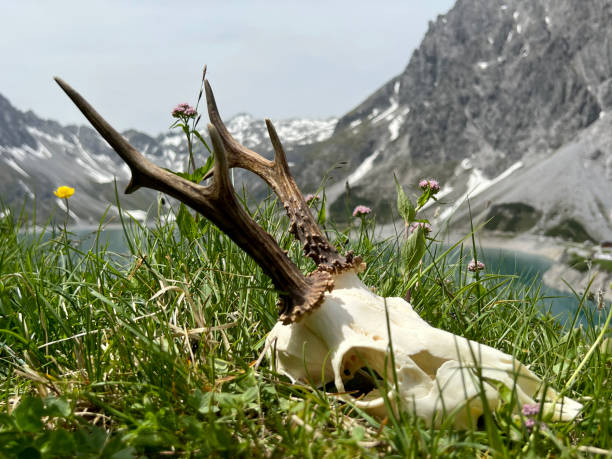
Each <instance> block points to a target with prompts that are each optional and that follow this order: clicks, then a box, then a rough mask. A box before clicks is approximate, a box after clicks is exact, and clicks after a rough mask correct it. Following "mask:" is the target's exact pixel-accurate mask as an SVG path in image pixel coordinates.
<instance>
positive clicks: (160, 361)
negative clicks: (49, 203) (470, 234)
mask: <svg viewBox="0 0 612 459" xmlns="http://www.w3.org/2000/svg"><path fill="white" fill-rule="evenodd" d="M251 212H252V214H253V216H254V217H255V219H256V220H257V221H258V222H259V223H260V224H261V225H262V226H263V227H264V228H265V229H266V230H267V231H269V232H270V233H271V234H274V235H276V236H277V240H279V242H280V245H281V246H282V247H283V248H285V249H287V250H288V251H289V255H290V257H291V258H292V259H293V260H295V261H296V262H297V263H298V264H299V266H300V268H301V269H302V271H303V272H307V271H309V270H312V269H313V268H314V264H312V262H311V261H310V260H308V259H306V258H305V257H303V256H302V254H301V248H300V246H299V244H298V243H296V242H295V241H294V240H293V239H292V238H291V237H290V235H289V234H288V232H287V225H288V222H287V219H286V218H285V217H284V216H282V215H281V214H280V212H279V211H278V207H276V206H275V203H274V202H272V201H270V202H264V203H263V204H262V205H261V206H259V207H258V208H257V209H254V210H253V209H252V210H251ZM3 215H4V217H3V218H2V219H0V386H1V388H0V457H59V456H83V457H114V458H127V457H160V456H179V457H207V456H214V457H216V456H224V457H240V456H250V457H290V456H296V457H376V456H389V457H517V456H525V457H588V456H591V455H598V454H606V451H607V454H610V447H611V443H612V441H611V438H612V411H611V408H610V400H611V398H612V381H611V374H612V371H611V370H612V355H611V354H610V353H607V352H606V350H605V345H606V342H605V341H602V338H603V334H604V333H603V332H602V326H603V325H604V321H605V320H606V318H607V317H608V312H609V306H608V309H604V310H603V311H601V312H599V313H597V312H592V313H589V316H588V317H589V326H588V327H586V328H572V327H569V328H565V329H564V328H562V327H561V325H560V324H559V323H558V322H557V321H556V320H555V319H554V318H553V317H551V316H550V315H546V314H542V313H540V312H539V311H540V304H541V297H540V295H539V291H538V286H537V285H532V286H529V287H525V286H520V285H518V284H516V283H515V279H514V278H513V277H509V276H501V275H498V274H496V273H487V271H486V269H485V270H484V271H481V272H479V273H478V275H474V273H469V272H468V271H467V269H466V265H467V263H468V261H469V260H470V259H472V258H473V257H474V254H473V250H475V248H476V247H475V246H472V243H471V240H470V238H468V239H467V242H466V243H465V245H461V246H460V250H463V256H462V257H460V258H459V260H458V261H456V262H453V263H451V262H450V261H448V260H447V257H446V256H445V254H444V253H440V249H439V245H438V244H437V243H436V242H435V241H433V240H432V239H428V241H427V254H426V255H425V257H424V258H423V260H425V261H423V262H422V263H420V264H419V265H418V266H417V268H416V269H413V270H412V271H410V273H409V274H408V275H407V274H406V271H405V269H404V267H403V266H404V264H403V263H402V260H401V258H402V255H401V252H400V247H399V246H398V242H397V240H395V239H391V240H386V241H377V240H374V237H373V235H374V230H375V219H374V218H373V217H372V216H370V215H368V216H365V217H363V218H355V219H353V221H352V228H353V233H352V234H353V236H354V237H353V236H352V237H351V238H349V237H347V234H348V233H347V232H344V233H342V232H339V231H336V230H335V229H334V228H333V227H332V226H330V225H328V227H327V228H326V231H327V233H328V235H329V237H330V239H331V240H332V241H334V242H335V243H336V245H337V246H338V247H341V248H342V251H345V250H349V249H352V250H354V251H355V252H356V253H359V254H361V255H362V256H363V257H364V260H365V261H366V262H367V270H366V271H365V272H364V273H363V274H362V275H361V276H362V279H363V280H364V281H365V283H366V284H367V285H369V286H372V287H373V288H375V289H376V291H377V293H378V294H379V295H382V296H402V297H403V296H405V295H406V293H407V291H408V290H410V295H411V303H412V305H413V306H414V308H415V310H416V311H418V312H419V314H420V315H421V316H422V317H423V318H424V319H426V320H427V321H428V322H430V323H431V324H432V325H434V326H436V327H439V328H442V329H444V330H448V331H450V332H453V333H456V334H459V335H462V336H465V337H467V338H469V339H473V340H476V341H479V342H481V343H484V344H487V345H490V346H492V347H495V348H498V349H500V350H503V351H504V352H507V353H509V354H512V355H514V356H515V357H516V358H517V359H519V360H521V361H522V362H523V363H525V364H528V365H530V368H531V369H532V370H533V371H534V372H535V373H536V374H538V375H540V376H541V377H543V378H544V380H545V381H546V382H547V383H549V384H550V385H552V386H553V387H555V388H557V389H558V390H560V391H562V392H563V393H564V395H568V396H570V397H572V398H574V399H577V400H579V401H581V402H582V403H583V404H584V410H583V412H582V414H581V415H580V417H579V419H578V420H577V421H575V422H568V423H550V422H546V423H545V424H541V423H538V424H537V425H536V426H535V428H528V427H527V426H526V424H525V418H524V417H523V416H522V415H520V414H518V415H517V414H516V412H514V413H513V406H512V403H511V399H512V397H511V396H510V395H508V397H507V403H504V404H502V406H500V407H498V409H497V410H496V411H495V412H494V413H493V415H492V416H490V417H485V419H484V424H483V425H482V426H480V427H481V428H480V429H478V430H468V431H456V430H454V429H453V428H452V427H449V426H446V427H445V426H443V427H441V428H439V429H432V428H431V427H429V426H427V425H426V424H425V423H424V422H422V421H420V420H418V419H416V418H413V417H411V416H410V415H409V414H407V413H400V414H399V415H390V416H389V417H388V418H386V419H384V420H382V421H380V420H376V419H373V418H371V417H369V416H368V415H367V414H366V413H363V412H360V411H359V410H358V409H357V408H356V407H354V406H352V405H351V404H350V403H345V402H343V401H340V400H339V399H337V398H336V397H335V396H334V394H333V392H334V388H333V387H326V388H325V390H324V389H323V388H319V387H307V386H301V385H292V384H291V383H290V381H289V380H288V379H287V378H285V377H282V376H279V375H277V374H275V373H274V372H273V371H272V370H271V369H270V365H269V359H268V357H267V356H266V355H265V354H262V352H263V350H264V340H265V337H266V334H267V332H268V331H269V330H270V329H271V328H272V326H273V325H274V324H275V322H276V320H277V311H276V305H275V301H276V294H275V292H274V289H273V287H272V284H271V282H270V281H269V280H268V279H267V278H266V277H265V276H264V275H263V274H262V273H261V271H260V269H259V268H258V267H257V266H256V265H255V263H254V262H253V261H252V260H251V259H250V258H249V257H248V256H246V255H245V254H244V253H243V252H242V251H241V250H240V249H238V248H237V247H236V246H235V245H234V244H233V243H232V242H231V241H230V240H229V239H228V238H227V237H226V236H225V235H223V234H222V233H220V231H219V230H217V229H216V228H215V227H214V226H212V225H211V224H209V223H208V222H207V220H205V219H199V220H194V219H191V220H185V219H183V220H181V219H178V223H177V222H167V223H162V222H159V223H158V224H157V226H155V227H144V226H141V225H138V224H137V223H136V222H134V221H129V222H128V221H126V220H123V225H124V231H125V237H126V240H127V241H128V244H129V252H128V253H123V254H119V253H111V252H110V251H108V250H107V249H106V248H105V246H104V245H102V244H101V243H100V240H99V239H96V242H95V243H94V244H93V246H92V247H91V249H89V250H86V251H85V250H82V249H79V248H78V244H76V239H77V238H76V236H75V235H74V234H72V233H71V232H70V230H69V229H68V230H66V229H65V228H63V227H59V228H58V227H51V226H48V227H46V229H44V230H41V229H37V230H36V231H34V230H33V227H32V226H30V225H28V224H25V223H23V222H22V221H21V220H20V219H19V218H18V217H16V216H13V214H12V213H10V212H7V211H5V212H3ZM181 222H182V223H181ZM185 222H187V223H185ZM43 234H46V236H45V237H43V236H42V235H43ZM100 234H101V233H98V235H100ZM582 300H584V299H582ZM389 383H390V384H391V382H389ZM543 421H545V420H543Z"/></svg>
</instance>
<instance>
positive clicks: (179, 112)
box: [172, 102, 198, 118]
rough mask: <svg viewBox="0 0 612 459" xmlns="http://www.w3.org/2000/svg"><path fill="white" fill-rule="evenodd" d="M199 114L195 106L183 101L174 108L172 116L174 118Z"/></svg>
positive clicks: (191, 116)
mask: <svg viewBox="0 0 612 459" xmlns="http://www.w3.org/2000/svg"><path fill="white" fill-rule="evenodd" d="M197 114H198V112H197V111H196V109H195V108H193V107H192V106H191V105H189V104H188V103H186V102H183V103H182V104H178V105H177V106H176V107H174V109H173V110H172V116H173V117H174V118H193V117H195V116H196V115H197Z"/></svg>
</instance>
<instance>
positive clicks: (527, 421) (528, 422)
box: [525, 418, 548, 432]
mask: <svg viewBox="0 0 612 459" xmlns="http://www.w3.org/2000/svg"><path fill="white" fill-rule="evenodd" d="M537 424H539V426H540V430H543V429H546V428H547V427H548V426H547V425H546V423H545V422H538V421H537V420H535V419H534V418H527V419H525V427H526V428H527V430H528V431H529V432H532V431H533V428H534V427H535V426H536V425H537Z"/></svg>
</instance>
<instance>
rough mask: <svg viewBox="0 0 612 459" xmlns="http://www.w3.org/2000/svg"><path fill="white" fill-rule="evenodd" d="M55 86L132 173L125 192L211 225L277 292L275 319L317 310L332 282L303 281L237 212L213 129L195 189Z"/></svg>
mask: <svg viewBox="0 0 612 459" xmlns="http://www.w3.org/2000/svg"><path fill="white" fill-rule="evenodd" d="M55 81H56V82H57V83H58V84H59V85H60V87H61V88H62V89H63V90H64V92H66V94H67V95H68V97H70V99H72V101H73V102H74V103H75V105H76V106H77V107H78V108H79V110H81V112H82V113H83V115H85V117H86V118H87V119H88V120H89V121H90V122H91V124H92V125H93V127H94V128H95V129H96V130H97V131H98V132H99V133H100V135H101V136H102V137H104V139H106V141H107V142H108V143H109V144H110V145H111V147H113V149H114V150H115V151H116V152H117V154H119V156H120V157H121V158H122V159H123V161H125V163H126V164H127V165H128V166H129V168H130V170H131V172H132V178H131V180H130V183H129V184H128V186H127V188H126V189H125V192H126V193H132V192H134V191H136V190H137V189H138V188H140V187H145V188H152V189H154V190H158V191H161V192H164V193H167V194H169V195H170V196H173V197H174V198H176V199H178V200H179V201H181V202H183V203H185V204H186V205H188V206H189V207H191V208H193V209H194V210H196V211H197V212H199V213H201V214H202V215H204V216H205V217H206V218H208V219H209V220H210V221H212V222H213V223H214V224H215V225H217V227H219V229H220V230H221V231H223V232H224V233H225V234H227V235H228V236H229V237H230V238H231V239H232V240H233V241H234V242H235V243H236V244H237V245H238V246H239V247H240V248H241V249H242V250H244V251H245V252H246V253H248V254H249V255H250V256H251V257H252V258H253V259H254V260H255V262H256V263H257V264H258V265H259V266H260V267H261V268H262V270H263V271H264V273H266V274H267V275H268V276H269V277H270V278H271V279H272V282H273V283H274V286H275V287H276V288H277V289H278V290H279V291H280V294H279V297H280V298H279V313H280V320H281V321H282V322H283V323H285V324H288V323H291V322H296V321H298V320H300V318H301V317H302V316H303V315H304V314H306V313H307V312H310V311H311V310H313V309H315V308H317V307H318V306H319V305H320V304H321V302H322V301H323V296H324V293H325V291H331V289H332V288H333V280H332V278H331V275H330V274H329V273H328V272H324V271H315V272H314V273H312V274H311V275H310V276H308V277H306V276H304V275H303V274H302V272H301V271H300V270H299V269H298V267H297V266H296V265H295V264H294V263H293V262H292V261H291V260H290V259H289V257H288V256H287V255H286V254H285V252H284V251H283V250H282V249H281V248H280V247H279V246H278V244H277V243H276V241H275V240H274V239H273V238H272V236H270V234H268V233H267V232H266V231H265V230H264V229H263V228H262V227H260V226H259V225H258V224H257V223H255V221H253V219H252V218H251V217H250V216H249V215H248V214H247V213H246V212H245V210H244V209H243V208H242V206H241V205H240V203H239V202H238V200H237V199H236V196H235V194H234V189H233V187H232V184H231V183H230V180H229V169H228V162H227V155H226V152H225V148H224V142H223V141H222V140H221V136H220V135H219V132H218V130H217V128H215V126H213V125H212V124H209V125H208V130H209V132H210V137H211V140H212V144H213V153H214V156H215V169H214V175H213V183H212V184H210V185H208V186H202V185H198V184H196V183H193V182H190V181H189V180H186V179H184V178H182V177H179V176H178V175H175V174H173V173H171V172H168V171H166V170H165V169H162V168H160V167H158V166H156V165H155V164H153V163H152V162H151V161H149V160H147V159H146V158H145V157H144V156H143V155H142V154H141V153H139V152H138V151H137V150H136V149H135V148H134V147H132V146H131V145H130V144H129V143H128V142H127V141H126V140H125V139H124V138H123V137H122V136H121V134H119V133H118V132H117V131H116V130H115V129H113V128H112V127H111V126H110V125H109V124H108V123H107V122H106V121H105V120H104V118H102V116H100V115H99V114H98V113H97V112H96V111H95V110H94V108H93V107H92V106H91V105H90V104H89V103H88V102H87V101H86V100H85V99H84V98H83V97H82V96H81V95H80V94H79V93H78V92H77V91H75V90H74V89H73V88H71V87H70V86H69V85H68V84H67V83H66V82H64V81H63V80H61V79H60V78H55Z"/></svg>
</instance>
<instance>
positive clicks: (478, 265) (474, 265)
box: [467, 260, 485, 273]
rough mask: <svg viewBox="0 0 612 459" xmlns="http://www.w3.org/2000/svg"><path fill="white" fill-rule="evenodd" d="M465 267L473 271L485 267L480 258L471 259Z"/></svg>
mask: <svg viewBox="0 0 612 459" xmlns="http://www.w3.org/2000/svg"><path fill="white" fill-rule="evenodd" d="M467 269H468V271H471V272H473V273H475V272H477V271H482V270H483V269H485V264H484V263H483V262H482V261H480V260H478V261H476V260H472V261H470V262H469V263H468V266H467Z"/></svg>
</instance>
